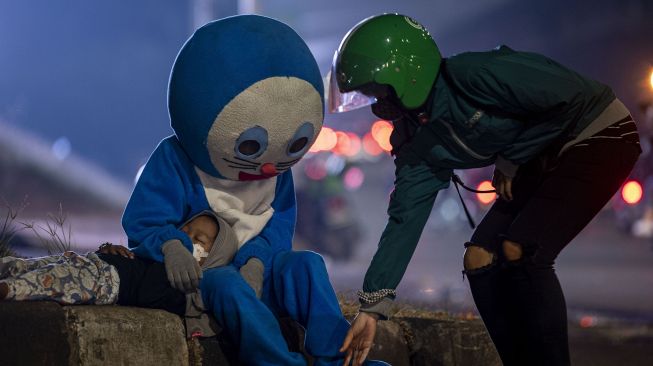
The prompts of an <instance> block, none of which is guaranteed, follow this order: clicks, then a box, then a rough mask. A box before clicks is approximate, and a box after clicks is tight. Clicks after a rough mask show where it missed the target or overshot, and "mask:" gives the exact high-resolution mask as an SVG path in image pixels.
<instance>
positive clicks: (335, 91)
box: [326, 66, 376, 113]
mask: <svg viewBox="0 0 653 366" xmlns="http://www.w3.org/2000/svg"><path fill="white" fill-rule="evenodd" d="M327 79H328V83H326V85H328V86H329V87H328V88H329V90H327V93H326V96H327V98H326V99H327V100H326V104H327V107H328V109H329V113H342V112H348V111H353V110H355V109H359V108H363V107H366V106H368V105H371V104H374V103H376V98H375V97H372V96H368V95H365V94H363V93H361V92H360V91H357V90H352V91H350V92H346V93H342V92H340V89H339V88H338V82H337V80H336V71H335V66H334V67H331V71H329V73H328V74H327Z"/></svg>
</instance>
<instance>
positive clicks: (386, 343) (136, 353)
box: [0, 302, 500, 366]
mask: <svg viewBox="0 0 653 366" xmlns="http://www.w3.org/2000/svg"><path fill="white" fill-rule="evenodd" d="M281 328H282V331H283V333H284V336H285V338H286V340H287V341H288V344H289V349H290V350H291V351H294V352H303V351H304V350H303V343H304V342H303V340H304V331H303V329H302V328H301V327H300V326H298V325H297V324H296V323H294V322H292V321H291V320H290V319H283V320H282V321H281ZM236 351H237V350H236V347H235V346H234V345H233V344H232V343H231V342H229V340H228V339H226V338H225V336H224V335H219V336H218V337H213V338H206V339H202V340H201V341H189V342H187V341H186V339H185V332H184V328H183V325H182V322H181V320H180V318H179V317H178V316H176V315H174V314H171V313H167V312H165V311H162V310H152V309H141V308H130V307H121V306H60V305H58V304H56V303H53V302H0V364H2V365H21V366H30V365H38V366H42V365H57V366H59V365H71V366H72V365H75V366H77V365H86V366H91V365H93V366H94V365H109V366H112V365H139V366H141V365H142V366H149V365H152V366H154V365H157V366H159V365H166V366H187V365H190V366H198V365H207V366H208V365H212V366H215V365H237V364H238V363H237V360H236V358H237V354H236ZM370 358H373V359H380V360H384V361H386V362H389V363H390V364H392V365H393V366H404V365H405V366H408V365H429V366H444V365H457V366H464V365H490V366H492V365H500V362H499V360H498V356H497V355H496V352H495V351H494V347H493V346H492V343H491V342H490V339H489V337H488V336H487V334H486V332H485V328H484V327H483V324H482V323H481V322H480V320H472V321H465V320H455V319H449V318H447V319H424V318H415V317H412V318H411V317H397V318H394V319H393V320H392V321H383V322H379V328H378V332H377V338H376V340H375V345H374V348H373V349H372V351H371V353H370ZM311 363H312V362H310V357H309V365H310V364H311Z"/></svg>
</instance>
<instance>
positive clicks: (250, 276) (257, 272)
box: [240, 257, 265, 299]
mask: <svg viewBox="0 0 653 366" xmlns="http://www.w3.org/2000/svg"><path fill="white" fill-rule="evenodd" d="M264 270H265V267H264V266H263V262H261V260H260V259H258V258H254V257H252V258H250V259H249V260H247V263H245V265H243V266H242V267H240V275H241V276H243V278H244V279H245V282H247V284H248V285H249V286H250V287H251V288H252V289H254V293H256V297H257V298H259V299H260V298H261V291H262V290H263V272H264Z"/></svg>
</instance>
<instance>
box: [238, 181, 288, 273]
mask: <svg viewBox="0 0 653 366" xmlns="http://www.w3.org/2000/svg"><path fill="white" fill-rule="evenodd" d="M272 208H273V209H274V214H272V217H271V218H270V221H268V223H267V224H266V225H265V227H264V228H263V230H261V232H260V233H259V234H258V235H257V236H255V237H253V238H252V239H250V240H249V241H248V242H247V243H245V244H243V246H242V247H241V248H240V250H239V251H238V253H236V257H235V258H234V261H233V264H234V265H235V266H236V267H241V266H243V265H244V264H245V263H247V261H248V260H249V259H250V258H252V257H256V258H258V259H260V260H261V262H263V265H264V266H265V269H266V271H268V270H269V269H270V262H271V260H272V257H274V255H275V254H276V253H278V252H282V251H289V250H291V249H292V238H293V234H294V232H295V222H296V219H297V204H296V202H295V187H294V184H293V179H292V172H291V171H290V170H288V171H287V172H285V173H283V174H282V175H280V176H279V177H278V178H277V186H276V191H275V197H274V200H273V201H272Z"/></svg>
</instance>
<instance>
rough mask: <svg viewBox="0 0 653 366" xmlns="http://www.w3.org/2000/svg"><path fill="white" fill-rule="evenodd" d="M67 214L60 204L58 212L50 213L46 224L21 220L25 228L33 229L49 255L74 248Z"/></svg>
mask: <svg viewBox="0 0 653 366" xmlns="http://www.w3.org/2000/svg"><path fill="white" fill-rule="evenodd" d="M66 219H67V216H66V214H65V213H64V211H63V207H62V205H61V204H59V211H58V212H57V213H56V214H53V213H48V215H47V218H46V220H45V224H44V225H45V226H42V225H38V224H34V223H25V222H21V224H22V225H23V226H24V228H25V229H28V230H31V231H32V233H33V234H34V235H35V236H36V238H37V239H38V240H39V242H40V243H41V245H43V248H45V250H47V251H48V254H49V255H52V254H57V253H62V252H66V251H69V250H72V249H73V245H72V227H71V225H70V224H67V223H66Z"/></svg>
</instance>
